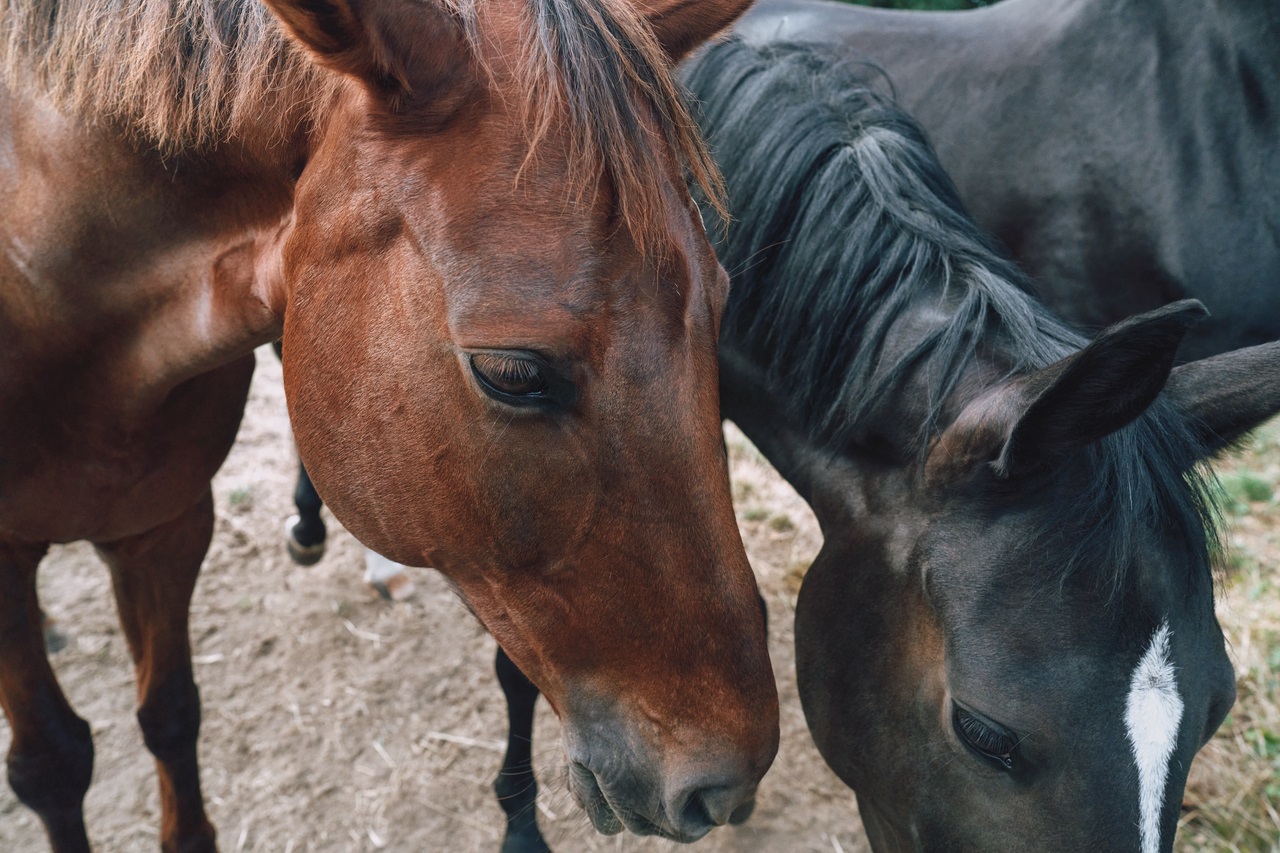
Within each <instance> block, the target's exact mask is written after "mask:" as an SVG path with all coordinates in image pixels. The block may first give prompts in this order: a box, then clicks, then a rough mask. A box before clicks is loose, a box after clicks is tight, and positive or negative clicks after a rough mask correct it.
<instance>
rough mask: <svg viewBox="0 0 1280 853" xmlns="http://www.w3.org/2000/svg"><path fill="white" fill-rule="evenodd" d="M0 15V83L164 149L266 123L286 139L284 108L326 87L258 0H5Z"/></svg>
mask: <svg viewBox="0 0 1280 853" xmlns="http://www.w3.org/2000/svg"><path fill="white" fill-rule="evenodd" d="M0 20H3V21H4V22H5V32H4V34H3V41H2V42H0V69H2V70H3V73H4V80H5V83H6V84H7V85H9V86H10V87H12V88H14V89H19V90H21V89H27V90H33V89H34V90H36V91H40V92H43V93H45V94H46V95H48V96H49V97H50V98H52V100H53V101H54V103H55V104H56V105H57V106H58V107H59V108H60V109H61V110H63V111H64V112H67V113H71V114H74V115H79V116H83V117H84V118H85V119H86V120H88V121H101V120H110V121H118V122H121V123H123V124H124V125H125V126H126V127H127V128H128V129H129V131H130V132H133V133H136V134H138V135H139V136H140V137H142V138H143V139H145V140H147V141H148V142H150V143H151V144H154V145H155V146H157V147H158V148H160V149H161V150H163V151H180V150H186V149H202V148H207V147H210V146H212V145H215V144H217V143H219V142H222V141H225V140H226V139H229V138H231V137H234V136H238V135H243V134H245V133H246V132H247V131H248V132H252V131H258V132H261V130H262V129H263V127H264V125H267V126H268V127H270V126H271V125H272V124H274V125H276V126H275V127H271V130H272V131H274V133H272V135H278V136H279V137H283V136H285V135H287V134H289V133H291V132H292V131H293V130H295V128H290V127H283V126H280V124H281V123H282V122H283V121H284V120H285V118H286V116H285V115H283V114H285V113H287V114H288V115H289V116H292V117H294V118H295V120H296V117H297V116H298V115H299V111H298V110H297V109H290V107H293V106H296V105H301V104H303V103H305V102H307V101H308V99H310V98H311V97H313V96H314V95H315V94H317V93H318V92H319V91H320V90H323V89H327V87H328V86H329V85H331V84H330V83H329V81H327V80H325V78H326V77H327V76H330V75H326V74H325V73H324V72H323V71H321V70H320V69H318V68H317V67H316V66H315V65H313V64H312V63H311V62H310V61H308V59H307V58H306V56H304V55H303V52H302V51H301V50H300V49H298V48H295V47H294V46H293V45H292V43H291V42H290V41H289V39H288V38H286V37H285V35H284V33H283V32H282V30H281V28H280V27H279V26H278V25H277V24H276V22H275V21H274V20H273V19H272V16H271V13H270V12H268V11H267V9H266V8H265V7H264V6H263V5H262V4H261V3H259V2H246V0H231V2H219V0H135V2H130V3H112V2H107V0H70V2H60V1H59V0H0ZM282 108H283V109H282ZM265 141H277V140H265Z"/></svg>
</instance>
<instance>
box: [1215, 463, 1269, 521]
mask: <svg viewBox="0 0 1280 853" xmlns="http://www.w3.org/2000/svg"><path fill="white" fill-rule="evenodd" d="M1220 482H1221V484H1222V490H1223V491H1224V492H1226V495H1227V500H1229V501H1232V502H1234V503H1235V504H1236V506H1235V507H1234V508H1232V512H1233V513H1236V514H1240V513H1243V512H1248V511H1249V506H1248V505H1249V504H1251V503H1262V502H1264V501H1270V500H1272V499H1273V498H1274V497H1275V486H1274V485H1273V484H1271V483H1270V482H1268V481H1267V480H1264V479H1263V478H1261V477H1259V476H1258V475H1256V474H1253V473H1250V472H1248V471H1239V472H1233V473H1230V474H1224V475H1223V476H1222V477H1221V478H1220Z"/></svg>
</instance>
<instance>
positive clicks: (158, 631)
mask: <svg viewBox="0 0 1280 853" xmlns="http://www.w3.org/2000/svg"><path fill="white" fill-rule="evenodd" d="M212 535H213V496H212V495H211V494H210V493H209V492H206V493H205V495H204V497H203V498H201V500H200V501H199V502H198V503H197V504H196V505H195V506H193V507H191V508H190V509H188V510H187V511H186V512H184V513H183V514H182V515H180V516H179V517H178V518H176V519H174V520H173V521H170V522H168V523H166V524H162V525H160V526H159V527H156V528H154V529H152V530H149V531H147V532H146V533H143V534H141V535H139V536H133V537H129V538H127V539H122V540H119V541H116V542H111V543H106V544H101V543H99V544H98V553H99V554H101V555H102V558H103V559H104V560H105V561H106V563H107V565H108V566H110V567H111V582H112V587H113V589H114V590H115V596H116V604H117V606H118V608H119V611H120V624H121V626H122V627H123V629H124V634H125V637H126V639H127V640H128V642H129V650H130V651H131V652H132V654H133V660H134V667H135V672H136V673H137V679H138V724H139V725H140V726H141V728H142V737H143V740H144V741H145V742H146V744H147V749H149V750H151V754H152V755H154V756H155V758H156V767H157V770H158V772H159V776H160V803H161V808H162V817H161V828H160V846H161V849H162V850H164V851H165V853H206V851H215V850H216V849H217V845H216V844H215V842H214V830H213V826H212V824H210V823H209V819H208V818H207V817H206V816H205V812H204V799H203V797H202V796H201V793H200V768H199V764H198V762H197V759H196V739H197V737H198V735H199V733H200V693H199V691H198V690H197V689H196V683H195V679H194V678H193V676H192V672H191V644H190V640H189V638H188V635H187V624H188V607H189V606H190V603H191V593H192V591H193V590H194V589H195V584H196V576H197V575H198V574H199V573H200V564H201V563H202V562H203V561H204V555H205V551H207V550H208V548H209V540H210V539H211V538H212Z"/></svg>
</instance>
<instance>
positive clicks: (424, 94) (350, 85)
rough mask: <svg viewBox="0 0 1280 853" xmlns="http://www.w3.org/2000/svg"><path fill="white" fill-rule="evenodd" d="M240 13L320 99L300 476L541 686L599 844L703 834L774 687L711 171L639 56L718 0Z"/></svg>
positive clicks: (310, 161)
mask: <svg viewBox="0 0 1280 853" xmlns="http://www.w3.org/2000/svg"><path fill="white" fill-rule="evenodd" d="M269 5H270V6H271V8H272V9H273V10H274V11H275V12H276V14H277V15H278V16H279V17H280V19H281V20H282V21H283V22H284V23H285V25H286V26H287V28H288V30H289V32H290V33H291V34H292V36H293V37H294V38H296V40H297V41H298V42H299V43H300V44H301V45H303V46H304V47H305V48H306V49H307V50H309V51H310V53H311V54H312V56H313V57H314V58H315V60H316V62H318V63H319V64H320V65H321V66H323V67H324V68H325V69H328V70H329V71H330V72H331V73H332V74H333V75H334V78H335V81H336V85H335V86H334V89H333V92H334V94H333V100H332V103H331V104H330V105H329V106H328V108H327V109H325V110H323V111H322V113H321V115H320V116H319V117H318V118H317V119H316V122H317V129H316V132H315V133H314V134H313V137H312V139H313V144H312V148H311V151H310V153H309V156H308V158H307V162H306V166H305V169H304V170H303V172H302V175H301V178H300V180H299V181H298V187H297V200H296V207H295V211H294V221H293V225H292V230H291V233H289V235H288V237H287V239H286V242H285V246H284V250H283V258H284V261H283V263H284V276H283V277H284V280H285V282H286V285H285V289H286V290H287V293H284V294H282V295H281V297H280V298H281V299H282V300H284V301H286V302H287V307H286V308H285V323H284V341H285V343H284V351H285V382H286V388H287V391H288V397H289V406H290V413H291V416H292V419H293V427H294V432H295V434H296V436H297V441H298V447H299V451H300V453H301V455H302V458H303V459H304V461H305V463H306V466H307V469H308V471H309V472H310V473H311V475H312V478H313V479H314V481H315V483H316V486H317V487H318V489H319V490H320V492H321V493H322V494H323V496H324V497H325V500H326V501H327V502H328V503H329V505H330V506H331V507H332V509H333V511H334V513H335V515H337V516H338V517H339V518H340V519H341V520H342V521H343V523H344V524H345V525H346V526H347V527H348V528H349V529H350V530H351V531H352V532H353V533H354V534H355V535H356V536H357V537H358V538H359V539H360V540H361V541H362V542H364V543H365V544H367V545H369V546H370V547H372V548H373V549H375V550H377V551H378V552H380V553H383V554H385V555H386V556H388V557H391V558H393V559H395V560H398V561H400V562H402V563H406V564H409V565H417V566H433V567H435V568H437V569H439V570H441V571H442V572H444V573H445V574H446V575H447V576H448V577H449V579H450V580H451V582H452V583H453V584H454V586H455V587H456V588H457V590H458V591H459V593H460V594H461V595H462V596H463V598H464V599H465V600H466V601H467V603H468V604H469V606H470V607H471V608H472V610H474V612H475V613H476V615H477V616H478V617H479V618H480V620H481V621H482V622H483V623H484V625H485V626H486V627H487V628H488V629H489V630H490V631H491V632H492V633H493V635H494V636H495V637H496V638H497V640H498V641H499V642H500V643H501V644H502V646H503V648H504V649H506V650H507V652H508V653H509V654H510V655H511V657H512V659H513V660H515V661H516V662H517V663H518V664H519V666H520V667H521V669H523V670H524V671H525V672H526V673H527V674H528V675H529V676H530V677H531V678H532V679H533V680H534V681H535V682H536V683H537V685H538V686H539V687H540V688H541V689H542V690H543V692H544V693H545V694H546V695H547V697H548V699H549V700H550V701H551V703H552V705H553V707H555V709H556V711H557V713H558V714H559V715H560V716H561V718H562V720H563V721H564V725H565V746H566V750H567V753H568V758H569V760H570V762H571V767H572V773H571V774H570V777H571V779H572V780H573V785H574V787H575V791H576V793H577V794H578V796H579V798H580V799H581V800H582V801H583V802H584V805H585V806H586V807H587V809H588V811H589V813H590V814H591V817H592V819H593V821H594V823H595V825H596V826H597V828H599V829H600V830H602V831H618V830H620V829H621V828H622V827H623V826H624V825H625V826H626V827H627V828H629V829H631V830H633V831H636V832H642V833H650V832H652V833H659V834H662V835H666V836H669V837H673V838H678V839H682V840H691V839H694V838H697V837H699V836H701V835H702V834H704V833H705V832H706V831H707V830H709V829H710V828H711V827H712V826H713V825H716V824H721V823H724V822H725V821H726V820H727V819H728V817H729V815H730V813H731V812H732V811H734V810H735V809H736V808H737V807H739V806H740V805H742V804H744V803H745V802H747V801H748V800H749V799H750V797H751V796H752V794H753V792H754V789H755V785H756V783H757V782H758V780H759V779H760V777H761V775H762V774H763V773H764V771H765V769H766V768H767V767H768V765H769V764H770V762H771V761H772V758H773V755H774V752H775V750H776V745H777V736H778V733H777V729H778V723H777V698H776V694H775V688H774V686H773V680H772V674H771V671H770V666H769V660H768V655H767V651H766V647H765V633H764V629H763V625H762V623H761V619H760V614H759V610H758V606H757V603H756V589H755V584H754V581H753V578H752V575H751V570H750V567H749V566H748V564H747V561H746V558H745V554H744V552H743V547H742V544H741V541H740V539H739V535H738V530H737V527H736V524H735V520H734V515H733V511H732V507H731V505H730V497H729V489H728V480H727V470H726V466H725V459H724V453H723V449H722V444H721V438H720V431H719V423H720V422H719V407H718V396H717V364H716V340H717V334H718V330H719V318H720V314H721V310H722V307H723V304H724V300H725V297H726V291H727V278H726V276H725V274H724V272H723V270H722V269H721V268H720V267H719V265H718V264H717V262H716V259H715V256H714V255H713V253H712V251H711V248H710V246H709V244H708V242H707V238H706V235H705V233H704V231H703V228H702V225H701V222H700V219H699V216H698V213H697V209H696V208H695V206H694V205H693V203H692V201H691V198H690V196H689V193H688V191H687V189H686V186H685V174H686V172H689V173H692V174H693V175H694V176H695V177H696V178H698V179H700V180H701V181H702V182H703V183H704V184H706V185H708V188H709V190H710V191H711V192H712V193H713V194H714V190H715V186H714V185H715V180H716V179H715V177H714V175H715V171H714V167H713V166H711V165H710V161H709V159H708V158H707V155H706V153H705V151H704V149H703V148H702V147H701V144H700V142H699V140H698V139H697V137H696V136H695V135H694V133H693V131H692V130H691V124H690V122H689V120H688V116H687V114H686V113H685V111H684V108H683V107H682V104H681V101H680V97H679V95H678V93H677V91H676V89H675V88H674V85H673V83H672V82H671V79H670V78H669V76H668V71H667V63H668V62H669V61H670V59H672V58H674V57H677V56H678V55H679V54H680V53H682V52H684V51H685V50H688V49H689V48H690V47H691V46H693V45H695V44H697V43H698V42H699V41H701V40H703V39H704V38H706V37H707V36H709V35H711V34H712V33H713V32H714V31H716V30H718V29H720V28H721V27H723V26H724V25H725V24H726V23H727V22H728V21H729V20H731V19H732V18H733V17H734V16H735V15H736V14H737V12H738V11H739V9H740V8H741V6H742V5H743V4H742V3H740V2H737V0H733V2H711V3H703V4H700V5H699V12H698V14H697V15H696V16H695V15H690V14H685V13H683V12H682V11H681V9H680V8H679V7H677V8H676V9H675V10H674V11H673V10H671V9H669V8H667V5H668V4H661V3H654V4H650V6H649V8H648V9H647V12H646V14H647V15H648V18H649V22H646V21H645V20H644V19H643V18H642V17H640V16H638V15H637V14H636V13H635V12H634V11H633V10H631V9H630V8H629V7H628V6H626V5H625V4H623V3H621V2H613V1H612V0H528V2H519V1H518V0H510V1H509V2H493V3H471V2H463V0H459V2H427V3H423V2H409V0H385V2H377V3H361V4H356V3H351V4H348V3H346V2H342V0H336V2H293V0H270V2H269Z"/></svg>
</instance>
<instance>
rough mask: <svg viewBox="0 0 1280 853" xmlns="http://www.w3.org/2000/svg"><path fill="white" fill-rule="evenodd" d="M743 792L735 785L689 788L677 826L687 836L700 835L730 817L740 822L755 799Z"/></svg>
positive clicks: (747, 813)
mask: <svg viewBox="0 0 1280 853" xmlns="http://www.w3.org/2000/svg"><path fill="white" fill-rule="evenodd" d="M746 793H747V792H745V791H744V790H743V789H742V788H741V787H735V786H712V787H706V788H699V789H696V790H694V791H692V792H691V793H690V794H689V795H688V796H687V798H686V799H685V802H684V806H683V807H682V808H681V809H680V812H679V815H678V818H677V820H678V822H679V827H678V828H679V829H680V831H681V832H682V833H684V834H686V835H690V836H694V835H696V836H701V835H704V834H706V833H707V832H709V831H711V830H712V829H714V828H715V827H717V826H724V825H725V824H726V823H729V822H730V821H731V820H733V821H734V822H735V823H741V822H742V821H744V820H746V819H747V816H749V815H750V814H751V809H752V808H753V806H754V800H753V799H752V798H751V797H750V796H746ZM735 818H736V820H735Z"/></svg>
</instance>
